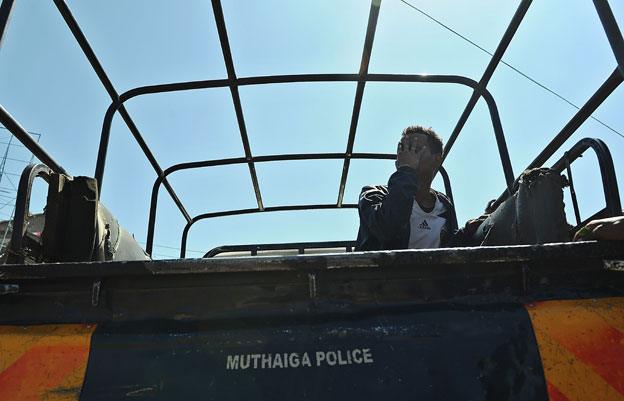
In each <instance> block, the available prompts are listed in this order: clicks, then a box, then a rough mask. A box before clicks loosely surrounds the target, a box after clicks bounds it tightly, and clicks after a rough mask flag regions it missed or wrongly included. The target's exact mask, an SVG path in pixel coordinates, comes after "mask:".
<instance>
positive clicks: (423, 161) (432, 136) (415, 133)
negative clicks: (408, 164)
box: [397, 125, 444, 180]
mask: <svg viewBox="0 0 624 401" xmlns="http://www.w3.org/2000/svg"><path fill="white" fill-rule="evenodd" d="M401 148H402V149H413V150H414V151H419V150H420V149H421V148H424V151H423V152H422V153H421V155H420V159H419V162H418V166H412V167H415V168H416V170H417V171H418V173H419V175H420V176H421V178H423V179H427V180H432V179H433V176H434V175H435V174H436V172H437V171H438V169H439V168H440V165H441V164H442V155H443V151H444V145H443V143H442V139H441V138H440V137H439V136H438V134H436V133H435V131H434V130H433V129H431V128H425V127H422V126H420V125H410V126H409V127H407V128H405V129H404V130H403V133H402V134H401V141H400V142H399V149H401ZM397 167H398V163H397Z"/></svg>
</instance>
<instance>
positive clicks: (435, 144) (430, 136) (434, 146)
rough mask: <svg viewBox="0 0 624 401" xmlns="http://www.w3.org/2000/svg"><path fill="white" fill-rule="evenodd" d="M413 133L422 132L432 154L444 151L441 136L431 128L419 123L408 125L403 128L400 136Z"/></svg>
mask: <svg viewBox="0 0 624 401" xmlns="http://www.w3.org/2000/svg"><path fill="white" fill-rule="evenodd" d="M414 134H423V135H426V136H427V143H428V144H429V149H430V150H431V152H433V154H438V153H440V154H442V152H444V143H443V142H442V138H440V136H439V135H438V134H436V132H435V131H434V130H433V128H431V127H429V128H425V127H423V126H421V125H410V126H409V127H407V128H405V129H404V130H403V133H402V134H401V137H405V136H408V135H414Z"/></svg>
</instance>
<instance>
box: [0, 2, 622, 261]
mask: <svg viewBox="0 0 624 401" xmlns="http://www.w3.org/2000/svg"><path fill="white" fill-rule="evenodd" d="M409 2H410V3H412V4H413V5H415V6H417V7H419V8H421V9H423V10H424V11H426V12H427V13H429V14H431V15H433V16H435V17H436V18H438V19H440V20H441V21H443V22H444V23H445V24H447V25H448V26H450V27H452V28H453V29H455V30H456V31H458V32H461V33H462V34H463V35H465V36H467V37H469V38H470V39H471V40H473V41H474V42H476V43H478V44H479V45H480V46H482V47H484V48H486V49H488V50H490V51H493V50H494V49H495V48H496V45H497V44H498V41H499V40H500V37H501V35H502V34H503V32H504V30H505V28H506V27H507V24H508V23H509V21H510V19H511V17H512V15H513V13H514V11H515V9H516V8H517V6H518V3H519V1H505V2H501V1H496V0H480V1H473V2H466V1H457V0H455V1H452V0H437V1H431V0H428V1H425V0H409ZM611 3H612V4H611V6H612V8H613V11H614V13H615V15H616V18H617V19H618V22H619V23H620V25H621V26H624V4H623V3H622V2H619V1H611ZM68 4H69V6H70V8H71V10H72V12H73V13H74V15H75V17H76V19H77V21H78V22H79V24H80V25H81V27H82V29H83V31H84V32H85V34H86V36H87V37H88V39H89V40H90V42H91V44H92V46H93V48H94V50H95V52H96V54H97V55H98V57H99V59H100V61H101V62H102V64H103V66H104V68H105V70H106V71H107V72H108V74H109V76H110V78H111V80H112V82H113V83H114V85H115V87H116V89H117V91H118V92H120V93H121V92H124V91H126V90H129V89H131V88H133V87H137V86H142V85H149V84H156V83H165V82H177V81H188V80H200V79H217V78H223V77H225V76H226V73H225V66H224V63H223V58H222V54H221V49H220V46H219V42H218V35H217V32H216V28H215V26H214V18H213V15H212V10H211V6H210V2H209V1H206V0H203V1H200V0H187V1H184V2H171V1H166V0H135V1H123V0H111V1H107V2H87V1H70V2H68ZM369 7H370V3H369V2H368V1H365V0H318V1H305V2H304V1H296V2H295V1H288V0H280V1H278V0H266V1H262V2H260V1H249V0H223V9H224V14H225V19H226V23H227V24H228V34H229V36H230V41H231V47H232V54H233V58H234V62H235V67H236V71H237V74H238V75H239V76H241V77H243V76H255V75H273V74H299V73H355V72H357V71H358V69H359V63H360V57H361V52H362V45H363V42H364V36H365V30H366V23H367V18H368V12H369ZM504 60H505V61H507V62H508V63H509V64H511V65H513V66H515V67H516V68H518V69H520V70H521V71H523V72H525V73H526V74H528V75H530V76H531V77H533V78H534V79H536V80H538V81H540V82H541V83H543V84H545V85H546V86H548V87H550V88H552V89H554V90H555V91H557V92H558V93H560V94H561V95H562V96H564V97H566V98H568V99H569V100H570V101H572V102H573V103H575V104H577V105H582V104H583V103H584V102H585V101H586V100H587V99H588V98H589V96H590V95H591V94H592V93H593V92H594V91H595V90H596V89H597V88H598V86H599V85H600V84H601V83H602V82H603V81H604V80H605V79H606V78H607V77H608V76H609V74H610V73H611V72H612V71H613V69H614V68H615V66H616V62H615V59H614V57H613V55H612V53H611V49H610V47H609V44H608V42H607V40H606V36H605V35H604V32H603V30H602V27H601V26H600V24H599V20H598V17H597V15H596V12H595V10H594V9H593V3H592V2H591V1H590V0H536V1H534V2H533V4H532V6H531V8H530V9H529V11H528V13H527V16H526V17H525V19H524V21H523V23H522V25H521V26H520V28H519V30H518V33H517V34H516V37H515V39H514V41H513V42H512V44H511V45H510V47H509V49H508V51H507V52H506V54H505V56H504ZM488 61H489V56H488V55H487V54H485V53H483V52H482V51H481V50H479V49H477V48H475V47H473V46H471V45H469V44H467V43H466V42H464V41H463V40H461V39H460V38H458V37H456V36H453V35H452V34H450V33H449V32H448V31H446V30H444V29H443V28H441V27H440V26H438V25H436V24H434V23H433V22H431V21H430V20H428V19H427V18H425V17H424V16H422V15H421V14H419V13H418V12H416V11H414V10H413V9H411V8H409V7H408V6H407V5H405V4H404V3H402V2H401V1H399V0H383V2H382V5H381V11H380V17H379V23H378V29H377V35H376V37H375V42H374V46H373V52H372V57H371V63H370V69H369V71H370V72H371V73H428V74H457V75H465V76H468V77H470V78H473V79H475V80H478V79H479V78H480V77H481V74H482V73H483V70H484V69H485V66H486V65H487V63H488ZM489 89H490V91H491V92H492V94H493V96H494V98H495V99H496V101H497V103H498V108H499V112H500V115H501V120H502V124H503V128H504V130H505V135H506V139H507V144H508V146H509V150H510V154H511V160H512V164H513V167H514V173H515V174H516V175H518V174H519V173H520V172H521V170H522V169H523V168H524V167H525V166H526V165H527V164H528V163H529V162H530V161H531V160H533V158H534V157H535V156H536V155H537V153H538V152H539V151H540V149H541V148H542V147H543V146H544V145H545V144H546V143H548V141H549V140H550V139H551V138H552V137H553V136H554V135H555V134H556V133H557V132H558V131H559V130H560V129H561V128H562V127H563V126H564V125H565V123H566V122H567V121H568V120H569V119H570V118H571V117H572V116H573V115H574V113H575V112H576V109H574V108H573V107H572V106H570V105H568V104H566V103H565V102H563V101H561V100H560V99H558V98H556V97H555V96H553V95H552V94H549V93H547V92H545V91H544V90H543V89H541V88H539V87H537V86H536V85H534V84H533V83H531V82H529V81H527V80H526V79H525V78H523V77H521V76H520V75H518V74H517V73H515V72H514V71H512V70H511V69H510V68H508V67H506V66H504V65H501V66H499V67H498V69H497V70H496V72H495V74H494V77H493V78H492V80H491V83H490V85H489ZM240 92H241V99H242V102H243V111H244V114H245V118H246V123H247V129H248V133H249V139H250V144H251V149H252V152H253V153H254V154H255V155H265V154H275V153H306V152H344V150H345V148H346V142H347V133H348V130H349V122H350V118H351V110H352V107H353V98H354V94H355V84H354V83H339V84H336V83H314V84H282V85H273V86H269V85H264V86H256V87H244V88H241V89H240ZM470 94H471V91H470V90H469V89H467V88H465V87H461V86H458V85H450V84H397V83H370V84H368V85H367V86H366V90H365V93H364V99H363V103H362V112H361V116H360V120H359V127H358V133H357V137H356V141H355V151H358V152H392V151H394V149H395V147H396V141H397V139H398V137H399V135H400V132H401V129H402V128H403V127H405V126H407V125H409V124H421V125H426V126H431V127H433V128H434V129H435V130H436V131H438V132H439V133H440V134H441V136H442V137H443V138H445V139H446V138H448V136H449V135H450V133H451V131H452V129H453V127H454V125H455V124H456V122H457V120H458V118H459V116H460V114H461V112H462V110H463V108H464V106H465V104H466V102H467V101H468V98H469V97H470ZM0 103H1V104H2V105H3V106H4V107H5V108H6V109H7V110H9V112H11V113H12V114H13V116H14V117H15V118H16V119H17V120H18V121H20V122H21V124H22V125H23V126H24V127H25V128H27V129H28V130H30V131H34V132H37V133H39V134H41V138H40V142H41V143H42V144H43V146H44V147H45V148H46V149H47V150H48V151H49V153H51V154H52V155H53V156H54V157H55V158H56V159H57V161H59V162H60V163H61V164H62V165H63V166H64V167H65V168H66V169H67V170H68V171H70V172H71V173H72V174H73V175H90V176H92V175H93V171H94V168H95V158H96V154H97V146H98V142H99V135H100V130H101V125H102V120H103V117H104V113H105V111H106V108H107V107H108V105H109V103H110V99H109V98H108V96H107V94H106V92H105V90H104V89H103V87H102V85H101V84H100V82H99V81H98V79H97V77H96V75H95V73H94V72H93V71H92V70H91V68H90V66H89V64H88V63H87V60H86V58H85V57H84V55H83V54H82V52H81V51H80V49H79V47H78V46H77V44H76V42H75V41H74V39H73V37H72V35H71V33H70V31H69V29H68V28H67V27H66V26H65V24H64V22H63V20H62V18H61V17H60V14H59V13H58V11H57V10H56V8H55V7H54V5H53V4H52V2H39V1H36V0H21V1H18V2H16V7H15V10H14V14H13V18H12V21H11V24H10V27H9V30H8V32H7V34H6V37H5V41H4V44H3V47H2V49H0ZM623 105H624V88H623V87H620V88H618V89H617V90H616V92H615V93H614V94H613V95H612V96H611V98H609V99H608V100H607V101H606V102H605V103H604V104H603V105H602V106H601V107H600V108H599V109H598V111H597V112H596V114H595V116H596V117H597V118H599V119H601V120H602V121H603V122H605V123H606V124H608V125H609V126H611V127H613V128H614V129H616V130H617V131H619V132H621V133H622V132H624V113H622V106H623ZM127 107H128V110H129V111H130V113H131V115H132V116H133V118H134V120H135V122H136V123H137V126H138V127H139V129H140V130H141V132H142V133H143V136H144V137H145V139H146V141H147V142H148V144H149V145H150V147H151V148H152V149H153V151H154V153H155V155H156V157H157V158H158V160H159V162H160V163H161V165H162V167H163V168H166V167H168V166H169V165H171V164H175V163H179V162H183V161H195V160H205V159H213V158H225V157H237V156H242V155H243V149H242V145H241V140H240V135H239V133H238V128H237V125H236V120H235V114H234V109H233V106H232V101H231V97H230V93H229V90H227V89H209V90H202V91H188V92H178V93H168V94H158V95H149V96H143V97H139V98H135V99H132V100H131V101H129V102H128V103H127ZM588 136H590V137H598V138H601V139H603V140H604V141H605V142H606V143H607V144H608V145H609V147H610V149H611V152H612V155H613V159H614V162H615V166H616V170H618V171H624V138H622V137H621V136H619V135H617V134H616V133H614V132H612V131H610V130H609V129H607V128H605V127H604V126H602V125H600V124H599V123H597V122H595V121H593V120H589V121H587V122H586V123H585V124H584V125H583V126H582V127H581V129H580V130H579V131H578V132H577V133H576V134H575V135H574V136H573V137H572V138H571V139H570V140H569V141H568V142H567V143H566V145H565V146H564V148H563V149H562V150H561V151H560V152H558V153H557V155H556V157H557V158H558V157H559V156H560V155H561V153H562V152H563V151H564V150H566V149H568V148H569V147H571V146H572V145H573V144H574V143H575V142H576V141H578V140H579V139H581V138H583V137H588ZM493 138H494V135H493V131H492V127H491V123H490V119H489V114H488V111H487V107H486V106H485V104H484V103H483V102H482V101H480V102H479V104H478V105H477V107H476V109H475V111H474V112H473V114H472V116H471V118H470V119H469V121H468V123H467V124H466V127H465V128H464V130H463V132H462V134H461V136H460V137H459V139H458V141H457V142H456V144H455V146H454V148H453V150H452V152H451V153H450V155H449V157H448V159H447V161H446V163H445V167H446V168H447V170H448V171H449V173H450V176H451V182H452V186H453V192H454V195H455V199H456V207H457V210H458V215H459V219H460V222H463V221H465V220H466V219H468V218H470V217H473V216H476V215H478V214H480V213H481V212H482V210H483V208H484V205H485V203H486V202H487V201H488V200H489V199H492V198H495V197H497V196H498V195H499V194H500V193H501V191H502V190H503V188H504V180H503V175H502V169H501V167H500V160H499V156H498V153H497V150H496V145H495V142H494V139H493ZM588 155H589V157H585V158H583V159H582V160H581V161H580V162H579V163H577V164H575V168H574V172H575V176H574V178H575V183H576V185H577V187H578V189H577V191H578V193H579V201H580V204H581V215H582V216H585V217H586V216H589V215H591V214H592V213H593V212H594V211H596V210H597V209H599V208H601V207H602V206H603V204H604V201H603V198H602V190H601V188H600V183H599V181H600V180H599V174H598V171H597V166H596V162H595V158H594V157H593V155H592V154H591V153H588ZM552 161H554V158H553V160H551V161H550V162H549V163H547V165H549V164H551V163H552ZM341 169H342V164H341V162H339V161H296V162H278V163H272V164H271V163H266V164H259V165H258V166H257V170H258V179H259V182H260V185H261V189H262V192H263V198H264V201H265V205H266V206H277V205H286V204H297V203H331V202H335V200H336V196H337V191H338V184H339V179H340V173H341ZM392 171H393V163H392V162H389V161H357V160H356V161H354V162H352V164H351V173H350V176H349V180H348V183H347V189H346V195H345V201H346V202H356V200H357V195H358V193H359V190H360V188H361V187H362V186H363V185H365V184H371V183H384V182H385V181H386V180H387V177H388V176H389V175H390V174H391V173H392ZM623 176H624V174H620V176H619V177H618V180H619V185H620V188H621V189H624V178H623ZM154 179H155V173H154V172H153V170H152V169H151V167H150V166H149V164H148V162H147V160H146V159H145V157H144V156H143V155H142V153H141V151H140V149H139V148H138V146H137V145H136V143H135V142H134V140H133V139H132V137H131V136H130V133H129V131H128V130H127V128H126V127H125V125H124V124H123V122H122V121H121V120H120V118H119V117H116V118H115V120H114V122H113V128H112V136H111V143H110V148H109V158H108V163H107V170H106V174H105V181H104V188H103V193H102V200H103V202H104V203H105V204H106V205H107V207H109V209H111V210H112V212H113V213H114V214H115V216H116V217H117V218H118V219H119V220H120V221H121V222H122V224H123V225H124V226H125V227H127V228H128V229H129V231H131V232H132V233H134V234H135V236H136V238H137V240H139V241H145V237H146V231H147V218H148V211H149V195H150V192H151V187H152V184H153V181H154ZM171 183H172V185H173V186H174V188H175V189H176V191H177V192H178V193H179V194H180V197H181V199H182V200H183V201H184V202H185V203H186V204H187V207H188V209H189V212H191V214H199V213H203V212H207V211H218V210H229V209H238V208H248V207H254V206H255V198H254V194H253V191H252V188H251V181H250V178H249V172H248V169H247V167H246V166H244V165H241V166H227V167H218V168H210V169H205V170H195V171H188V172H181V173H175V174H174V175H172V176H171ZM438 188H440V189H442V188H441V185H439V183H438ZM159 199H160V203H159V208H158V216H157V229H156V239H155V243H156V244H158V245H161V246H159V247H156V248H155V255H154V256H155V257H159V258H160V257H174V256H175V255H176V254H177V251H176V250H175V249H171V248H178V247H179V241H180V235H181V231H182V227H183V225H184V221H183V219H182V218H181V216H180V214H179V212H178V211H177V209H176V208H175V206H174V205H173V203H172V202H171V201H170V199H169V197H168V196H167V195H166V192H164V191H161V196H160V198H159ZM34 202H35V203H36V202H37V200H35V201H34ZM39 202H40V200H39ZM567 203H568V204H569V202H567ZM568 212H570V211H568ZM568 215H569V216H572V214H571V213H568ZM570 220H571V218H570ZM357 224H358V221H357V213H356V212H355V211H354V210H337V211H309V212H284V213H266V214H258V215H248V216H237V217H228V218H219V219H213V220H209V221H203V222H200V223H198V224H196V225H195V226H194V228H193V229H192V230H191V234H190V237H189V249H190V250H195V251H198V252H195V253H193V252H191V253H189V255H190V256H200V255H201V253H203V252H205V251H206V250H208V249H210V248H212V247H214V246H217V245H222V244H235V243H249V242H282V241H304V240H345V239H353V238H354V237H355V234H356V231H357Z"/></svg>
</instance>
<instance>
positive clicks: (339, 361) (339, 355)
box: [338, 351, 349, 365]
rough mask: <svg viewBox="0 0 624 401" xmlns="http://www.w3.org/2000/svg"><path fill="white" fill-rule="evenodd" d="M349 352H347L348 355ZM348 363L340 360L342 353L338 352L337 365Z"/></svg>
mask: <svg viewBox="0 0 624 401" xmlns="http://www.w3.org/2000/svg"><path fill="white" fill-rule="evenodd" d="M348 353H349V352H347V354H348ZM347 363H348V362H347V361H346V360H345V359H342V352H340V351H338V365H346V364H347Z"/></svg>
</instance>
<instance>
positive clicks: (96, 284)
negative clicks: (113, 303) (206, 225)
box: [91, 278, 102, 306]
mask: <svg viewBox="0 0 624 401" xmlns="http://www.w3.org/2000/svg"><path fill="white" fill-rule="evenodd" d="M101 288H102V279H101V278H98V279H96V280H95V281H93V287H92V289H91V305H93V306H98V305H99V304H100V289H101Z"/></svg>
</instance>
